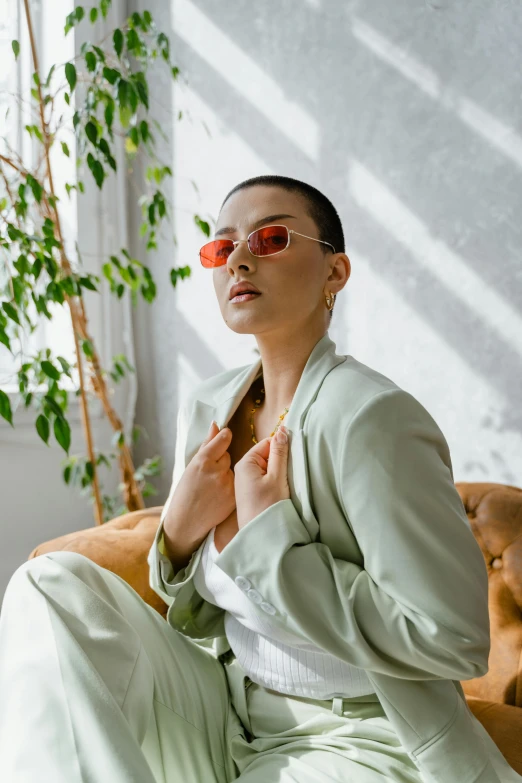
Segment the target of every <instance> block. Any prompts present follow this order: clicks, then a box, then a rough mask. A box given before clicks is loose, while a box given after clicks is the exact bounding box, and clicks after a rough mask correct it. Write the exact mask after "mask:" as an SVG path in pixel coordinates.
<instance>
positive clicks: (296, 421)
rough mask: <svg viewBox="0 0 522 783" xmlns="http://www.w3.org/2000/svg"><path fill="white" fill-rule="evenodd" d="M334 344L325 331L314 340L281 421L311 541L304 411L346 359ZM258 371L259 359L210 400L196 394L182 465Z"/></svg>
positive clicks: (294, 493) (224, 419)
mask: <svg viewBox="0 0 522 783" xmlns="http://www.w3.org/2000/svg"><path fill="white" fill-rule="evenodd" d="M335 347H336V346H335V343H334V342H333V340H332V339H331V338H330V336H329V334H328V332H326V333H325V334H324V335H323V337H322V338H321V339H320V340H319V341H318V342H317V343H316V345H315V346H314V348H313V349H312V352H311V354H310V356H309V357H308V361H307V363H306V365H305V367H304V370H303V372H302V374H301V378H300V380H299V383H298V385H297V389H296V391H295V394H294V397H293V400H292V402H291V404H290V409H289V411H288V413H287V414H286V417H285V420H284V421H285V425H286V426H287V428H288V429H289V430H290V448H289V454H288V484H289V487H290V496H291V499H292V501H293V503H294V505H295V507H296V509H297V511H298V513H299V515H300V516H301V518H302V520H303V523H304V525H305V526H306V528H307V530H308V533H309V535H310V538H311V540H312V541H315V540H316V538H317V536H318V534H319V522H318V520H317V518H316V516H315V513H314V510H313V508H312V505H311V502H310V487H309V481H308V476H309V473H308V463H307V453H306V442H305V441H306V436H305V433H304V431H303V426H304V421H305V417H306V413H307V411H308V409H309V407H310V405H311V404H312V403H313V401H314V399H315V397H316V395H317V393H318V391H319V388H320V386H321V384H322V382H323V381H324V379H325V377H326V376H327V375H328V373H329V372H330V371H331V370H333V369H334V367H336V366H337V365H338V364H342V362H344V361H346V358H347V357H346V356H344V355H342V356H341V355H338V354H337V353H336V352H335ZM261 370H262V362H261V358H259V359H256V361H255V362H254V363H253V364H251V365H247V366H246V367H242V368H240V369H239V370H238V372H237V374H236V375H234V377H233V378H232V380H231V381H229V382H228V383H227V384H226V385H225V386H223V387H222V388H221V389H219V390H218V391H217V393H214V396H213V399H208V398H207V399H203V397H196V399H195V400H194V405H193V408H192V415H191V417H190V420H189V423H188V427H187V439H186V444H185V455H184V456H185V465H188V463H189V462H190V460H191V459H192V458H193V456H194V455H195V454H196V452H197V450H198V449H199V447H200V446H201V443H202V442H203V440H204V439H205V438H206V436H207V433H208V428H209V426H210V422H211V421H212V419H214V420H215V421H216V423H217V425H218V426H219V428H220V429H222V428H223V427H226V426H227V425H228V422H229V421H230V419H231V418H232V416H233V414H234V413H235V411H236V410H237V408H238V407H239V404H240V402H241V400H242V399H243V398H244V396H245V395H246V393H247V391H248V389H249V388H250V386H251V385H252V383H253V381H254V380H255V378H256V377H257V376H258V374H259V373H260V371H261ZM207 395H208V392H207Z"/></svg>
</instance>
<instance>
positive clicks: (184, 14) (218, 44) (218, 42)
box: [173, 0, 320, 161]
mask: <svg viewBox="0 0 522 783" xmlns="http://www.w3.org/2000/svg"><path fill="white" fill-rule="evenodd" d="M173 27H174V29H175V30H176V34H177V35H179V36H180V37H181V38H183V39H184V40H185V41H186V42H187V43H188V44H189V45H190V46H191V47H192V48H193V49H194V51H195V52H197V54H198V56H199V57H202V58H203V59H204V60H205V61H206V62H207V63H208V64H209V66H210V67H211V68H212V69H213V70H214V71H216V73H218V74H219V75H220V76H221V77H222V78H223V79H224V80H225V81H226V82H228V83H229V85H230V87H231V90H232V92H237V93H239V95H240V96H241V97H242V98H243V99H245V100H247V101H248V102H249V103H251V104H252V106H253V107H254V108H255V109H256V110H257V111H258V112H259V113H260V114H263V115H264V117H265V118H266V119H267V120H268V122H270V123H271V124H272V125H273V126H274V127H275V128H277V130H278V131H280V132H281V133H282V134H283V135H284V136H286V138H287V139H288V140H289V141H291V142H292V144H294V145H295V146H296V147H297V148H298V149H299V150H300V152H302V153H303V155H306V157H307V158H308V159H309V160H311V161H315V160H317V158H318V151H319V143H320V139H319V127H318V124H317V122H316V121H315V119H314V118H313V117H312V116H311V115H310V114H308V112H306V111H305V110H304V109H303V108H302V107H301V106H299V105H298V104H297V103H295V102H294V96H293V95H288V94H285V92H284V90H283V89H282V87H281V84H280V83H279V82H276V81H274V80H273V79H272V78H271V77H270V75H269V74H267V73H266V72H265V71H264V70H263V69H262V68H260V67H259V65H257V63H256V62H255V61H254V60H253V59H252V58H250V57H249V56H248V55H247V54H246V53H245V51H244V50H245V48H248V42H247V41H243V42H242V46H241V47H239V46H238V45H237V44H236V43H235V42H234V41H233V40H232V39H231V38H230V37H229V36H227V35H226V34H225V33H224V32H223V30H222V29H221V28H220V27H217V26H216V25H215V24H213V22H211V21H210V19H208V18H207V17H206V16H205V15H204V14H203V13H202V12H201V11H200V10H199V9H198V8H197V7H196V5H195V4H194V3H191V2H190V0H177V1H176V3H175V4H174V7H173ZM254 34H255V32H254ZM238 111H241V102H239V104H238Z"/></svg>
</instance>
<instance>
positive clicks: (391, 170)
mask: <svg viewBox="0 0 522 783" xmlns="http://www.w3.org/2000/svg"><path fill="white" fill-rule="evenodd" d="M135 7H136V8H137V9H138V10H139V9H140V8H144V7H146V8H149V9H150V10H151V12H152V13H153V14H154V15H155V17H156V18H157V20H158V22H159V23H161V24H163V25H168V26H169V28H170V35H171V40H172V48H173V51H174V53H175V62H176V64H177V65H178V66H179V67H180V69H181V71H182V75H183V77H184V78H185V79H186V80H187V82H188V83H187V84H185V83H184V82H183V81H180V82H179V83H178V85H176V86H174V87H173V88H170V87H169V86H168V82H167V80H165V81H160V82H159V83H158V85H157V89H156V91H155V106H156V107H157V111H158V117H160V118H161V122H162V125H163V126H164V127H165V128H168V129H169V133H170V134H171V138H170V139H169V144H167V145H166V147H165V153H166V154H167V155H170V160H171V162H172V165H173V169H174V173H175V182H174V191H173V197H174V200H175V206H176V225H175V232H176V236H177V239H178V246H177V248H175V247H174V246H173V243H172V241H171V240H170V239H169V238H167V237H166V239H165V242H164V244H163V245H162V247H161V248H160V250H159V251H158V253H157V254H156V258H155V260H154V269H155V271H156V273H157V274H158V275H162V276H163V277H162V279H163V280H165V281H167V280H168V277H167V270H168V268H170V267H171V266H173V265H176V266H181V265H184V264H190V265H191V266H192V277H191V279H190V280H188V281H187V280H186V281H185V282H184V283H183V284H180V285H179V290H176V291H174V289H172V288H169V286H168V285H165V287H164V289H163V290H162V291H161V292H160V297H159V298H158V300H157V302H155V305H154V307H153V308H146V307H140V308H139V310H138V312H137V314H136V317H135V324H136V330H135V331H136V333H137V335H138V336H139V348H138V353H139V356H140V359H139V363H140V381H141V382H140V392H139V397H138V420H139V421H141V422H142V423H143V424H145V425H146V426H147V428H148V431H149V434H150V436H151V441H152V443H151V444H149V445H148V449H149V450H151V451H154V450H156V449H157V450H159V451H160V452H161V453H162V454H163V455H164V457H165V459H166V462H167V468H168V469H167V470H166V471H165V474H164V477H163V481H162V483H161V493H160V496H159V497H160V498H161V502H164V500H165V498H166V496H167V493H168V488H169V485H170V471H171V469H172V462H173V451H174V439H175V419H176V412H177V408H178V404H179V399H180V395H183V394H184V393H186V391H188V390H189V389H190V387H191V386H192V385H193V384H194V383H196V382H197V381H199V380H200V379H203V378H206V377H208V376H210V375H213V374H215V373H217V372H219V371H220V370H222V369H226V368H229V367H233V366H237V365H240V364H244V363H247V362H250V361H253V359H254V358H255V355H254V353H253V349H254V346H255V340H254V338H253V337H251V336H249V335H247V336H238V335H236V334H234V333H233V332H231V331H230V330H228V329H227V327H226V326H225V325H224V323H223V320H222V318H221V314H220V311H219V307H218V304H217V301H216V299H215V295H214V289H213V284H212V279H211V276H210V274H209V272H208V270H205V269H203V268H202V267H201V266H200V264H199V259H198V249H199V247H200V246H201V244H203V242H204V241H205V239H204V236H203V234H202V233H201V232H200V231H199V230H198V229H197V227H196V226H195V225H194V222H193V220H192V214H193V213H194V212H198V213H199V214H200V215H201V216H202V217H204V218H207V219H208V218H212V219H214V220H215V219H217V214H218V209H219V206H220V203H221V201H222V199H223V198H224V196H225V195H226V193H227V192H228V190H229V189H231V188H232V187H233V186H234V185H235V184H237V183H238V182H240V181H241V180H243V179H246V178H248V177H251V176H256V175H259V174H264V173H277V174H284V175H288V176H292V177H295V178H297V179H302V180H305V181H307V182H310V183H311V184H312V185H315V186H316V187H318V188H319V189H321V190H323V192H324V193H325V194H326V195H327V196H328V197H329V198H330V199H331V200H332V201H333V203H334V204H335V206H336V208H337V209H338V211H339V213H340V215H341V218H342V221H343V225H344V231H345V237H346V247H347V253H348V255H349V256H350V258H351V261H352V275H351V278H350V280H349V282H348V284H347V286H346V288H345V289H344V291H343V292H342V293H341V294H340V296H338V298H337V303H336V307H335V315H334V318H333V322H332V326H331V329H330V335H331V336H332V338H333V339H334V340H335V341H336V342H337V346H338V352H340V353H350V354H353V355H354V356H355V357H356V358H357V359H359V360H360V361H362V362H365V363H366V364H369V365H370V366H372V367H374V368H376V369H377V370H379V371H380V372H383V373H384V374H386V375H388V376H389V377H390V378H392V379H393V380H394V381H395V382H396V383H398V384H399V385H401V386H402V387H403V388H406V389H407V390H408V391H410V392H411V393H412V394H414V395H415V396H416V397H417V398H418V399H419V400H420V401H421V402H422V403H423V404H424V405H425V406H426V407H427V409H428V410H429V411H430V412H431V414H432V415H433V416H434V417H435V419H436V420H437V422H438V423H439V425H440V427H441V428H442V430H443V432H444V434H445V435H446V438H447V440H448V442H449V445H450V449H451V453H452V458H453V465H454V474H455V480H456V481H495V482H502V483H508V484H515V485H517V486H522V407H521V405H520V399H521V392H520V389H521V385H522V369H521V358H522V290H521V289H522V264H521V252H520V247H521V245H522V230H521V221H520V214H521V211H522V135H521V132H520V128H521V127H522V122H521V121H522V104H521V102H520V91H521V88H522V76H521V70H520V45H519V42H520V38H519V31H520V29H522V6H520V5H519V4H514V3H510V2H496V3H489V2H486V0H475V1H474V2H471V1H470V0H468V2H461V3H458V4H457V3H449V2H447V0H426V2H421V1H420V0H400V2H397V3H393V4H391V3H389V2H387V1H386V0H371V2H364V3H363V2H344V3H339V2H337V1H336V0H330V1H328V0H308V1H307V2H300V3H298V2H295V0H294V1H293V2H291V1H290V0H285V2H280V1H279V2H275V1H274V0H272V1H271V2H265V3H257V4H253V3H251V2H247V1H246V0H243V1H240V0H237V1H236V2H234V3H219V4H216V3H213V2H210V0H197V2H194V1H192V0H171V3H170V8H169V6H167V5H166V4H163V3H160V2H159V0H151V1H149V0H147V2H143V4H142V2H141V0H140V2H137V3H136V4H135V6H133V9H132V10H134V8H135ZM169 15H170V19H169ZM179 110H182V111H183V115H184V117H183V119H182V120H181V121H179V122H178V121H177V120H176V116H177V113H178V111H179ZM185 117H188V119H185ZM169 146H170V149H169ZM193 181H194V182H195V183H196V184H197V186H198V188H199V193H197V192H196V191H195V189H194V187H193V184H192V182H193ZM153 503H154V504H156V503H158V499H157V498H156V499H154V501H153Z"/></svg>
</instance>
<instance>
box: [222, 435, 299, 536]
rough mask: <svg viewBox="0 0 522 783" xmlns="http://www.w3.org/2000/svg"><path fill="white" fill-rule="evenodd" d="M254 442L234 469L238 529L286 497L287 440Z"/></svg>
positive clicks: (273, 439) (273, 438)
mask: <svg viewBox="0 0 522 783" xmlns="http://www.w3.org/2000/svg"><path fill="white" fill-rule="evenodd" d="M281 430H283V431H284V432H285V433H287V429H286V427H283V425H281V426H280V427H279V429H278V431H277V433H276V434H275V435H274V436H273V437H268V438H264V439H263V440H260V441H259V443H256V444H255V445H254V446H253V447H252V448H251V449H250V451H247V453H246V454H245V455H244V456H243V457H242V458H241V459H240V460H239V461H238V462H237V463H236V465H235V467H234V487H235V494H236V509H237V521H238V527H239V529H241V528H242V527H244V526H245V525H246V524H248V522H250V521H251V520H252V519H253V518H254V517H256V516H257V515H258V514H260V513H261V512H262V511H265V509H267V508H269V507H270V506H273V505H274V503H278V502H279V501H280V500H287V499H288V498H289V497H290V487H289V486H288V440H287V441H286V443H285V442H284V440H281V441H280V440H279V438H278V433H280V432H281Z"/></svg>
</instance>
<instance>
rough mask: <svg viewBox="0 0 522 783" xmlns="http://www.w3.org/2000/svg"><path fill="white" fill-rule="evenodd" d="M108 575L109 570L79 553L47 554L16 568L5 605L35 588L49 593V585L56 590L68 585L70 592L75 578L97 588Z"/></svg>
mask: <svg viewBox="0 0 522 783" xmlns="http://www.w3.org/2000/svg"><path fill="white" fill-rule="evenodd" d="M104 572H105V569H102V568H101V567H100V566H99V565H98V564H96V563H95V562H94V561H93V560H91V559H90V558H88V557H86V556H85V555H82V554H80V553H79V552H69V551H65V550H58V551H56V552H46V553H45V554H42V555H38V556H37V557H33V558H31V559H30V560H26V561H24V562H23V563H22V564H21V565H20V566H19V567H18V568H17V569H16V571H15V572H14V573H13V575H12V576H11V578H10V580H9V582H8V583H7V588H6V591H5V594H4V602H7V601H9V600H10V599H11V598H13V597H15V596H16V597H17V598H18V599H19V598H20V596H21V595H22V594H23V593H25V591H26V590H31V589H32V588H35V589H37V590H38V591H39V592H41V593H42V592H43V593H45V592H46V589H45V585H46V584H47V583H49V584H50V585H51V584H52V585H53V586H55V587H57V586H60V587H61V586H62V584H63V585H65V584H67V587H68V589H70V587H71V575H73V576H74V577H77V578H78V579H80V580H81V581H82V582H84V583H86V584H89V585H91V586H93V585H94V584H97V583H100V582H101V581H102V580H100V575H102V574H103V573H104Z"/></svg>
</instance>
